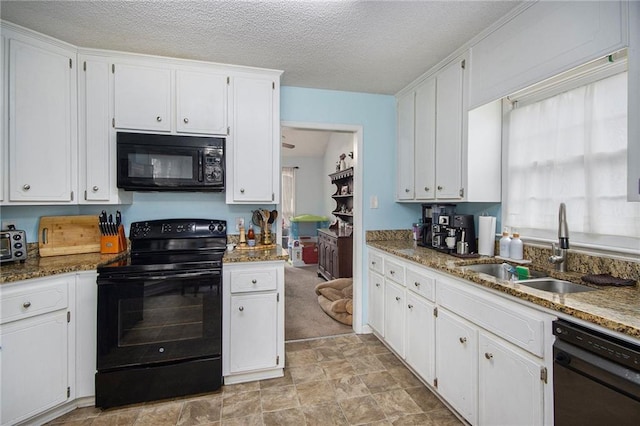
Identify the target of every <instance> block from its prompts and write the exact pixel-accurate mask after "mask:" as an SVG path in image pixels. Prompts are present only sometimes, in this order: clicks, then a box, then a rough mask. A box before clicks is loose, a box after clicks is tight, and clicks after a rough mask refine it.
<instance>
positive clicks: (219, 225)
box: [218, 223, 224, 232]
mask: <svg viewBox="0 0 640 426" xmlns="http://www.w3.org/2000/svg"><path fill="white" fill-rule="evenodd" d="M218 232H224V225H223V224H222V223H219V224H218Z"/></svg>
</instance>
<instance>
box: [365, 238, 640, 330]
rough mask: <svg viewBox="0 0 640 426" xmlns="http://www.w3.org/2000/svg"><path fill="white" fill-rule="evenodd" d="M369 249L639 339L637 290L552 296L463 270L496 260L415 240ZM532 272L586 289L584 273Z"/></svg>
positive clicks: (378, 243) (607, 289)
mask: <svg viewBox="0 0 640 426" xmlns="http://www.w3.org/2000/svg"><path fill="white" fill-rule="evenodd" d="M367 245H369V246H370V247H374V248H377V249H379V250H382V251H385V252H387V253H390V254H393V255H396V256H399V257H401V258H404V259H407V260H410V261H413V262H416V263H418V264H420V265H424V266H427V267H429V268H433V269H436V270H440V271H442V272H446V273H448V274H451V275H455V276H457V277H460V278H464V279H466V280H469V281H472V282H474V283H476V284H478V285H480V286H482V287H486V288H491V289H493V290H497V291H500V292H502V293H506V294H508V295H511V296H514V297H517V298H519V299H521V300H525V301H528V302H531V303H534V304H536V305H539V306H542V307H544V308H548V309H551V310H553V311H557V312H562V313H564V314H568V315H570V316H572V317H575V318H579V319H582V320H584V321H588V322H591V323H594V324H597V325H600V326H602V327H604V328H607V329H610V330H614V331H617V332H620V333H623V334H626V335H628V336H631V337H634V338H638V339H640V289H639V288H638V287H637V286H634V287H598V286H594V285H591V287H595V288H598V291H588V292H581V293H571V294H557V293H550V292H546V291H541V290H536V289H533V288H530V287H526V286H524V285H521V284H518V283H514V282H510V281H506V280H501V279H498V278H494V277H492V276H490V275H486V274H482V273H478V272H474V271H470V270H468V269H465V268H464V266H468V265H472V264H478V263H496V262H501V261H500V260H498V259H496V258H492V257H480V258H474V259H461V258H458V257H454V256H451V255H448V254H445V253H440V252H438V251H435V250H431V249H427V248H424V247H419V246H416V244H415V242H414V241H412V240H377V241H368V242H367ZM532 268H534V269H537V270H542V271H544V272H547V273H548V274H549V276H551V277H553V278H558V279H563V280H566V281H571V282H574V283H578V284H583V285H587V284H585V283H584V282H583V281H582V280H581V277H582V276H583V275H584V274H583V273H572V272H567V273H560V272H557V271H555V270H553V269H552V268H549V267H547V266H540V265H538V264H535V263H534V266H532Z"/></svg>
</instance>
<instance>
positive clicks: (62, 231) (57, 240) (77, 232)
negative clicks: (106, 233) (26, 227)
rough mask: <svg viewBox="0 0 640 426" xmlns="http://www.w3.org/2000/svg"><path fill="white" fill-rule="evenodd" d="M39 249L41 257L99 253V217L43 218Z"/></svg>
mask: <svg viewBox="0 0 640 426" xmlns="http://www.w3.org/2000/svg"><path fill="white" fill-rule="evenodd" d="M38 247H39V249H40V256H41V257H47V256H60V255H65V254H79V253H96V252H99V251H100V228H99V227H98V216H91V215H81V216H42V217H41V218H40V225H39V227H38Z"/></svg>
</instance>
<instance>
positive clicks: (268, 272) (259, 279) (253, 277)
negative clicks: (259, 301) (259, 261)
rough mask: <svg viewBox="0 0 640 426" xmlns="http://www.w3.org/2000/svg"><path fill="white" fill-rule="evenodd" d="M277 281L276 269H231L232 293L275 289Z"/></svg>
mask: <svg viewBox="0 0 640 426" xmlns="http://www.w3.org/2000/svg"><path fill="white" fill-rule="evenodd" d="M277 283H278V280H277V271H276V270H275V269H256V270H254V271H231V293H246V292H250V291H266V290H275V289H276V286H277Z"/></svg>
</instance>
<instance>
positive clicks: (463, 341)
mask: <svg viewBox="0 0 640 426" xmlns="http://www.w3.org/2000/svg"><path fill="white" fill-rule="evenodd" d="M458 340H460V343H462V344H463V345H464V344H465V343H467V338H466V337H461V338H460V339H458Z"/></svg>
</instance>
